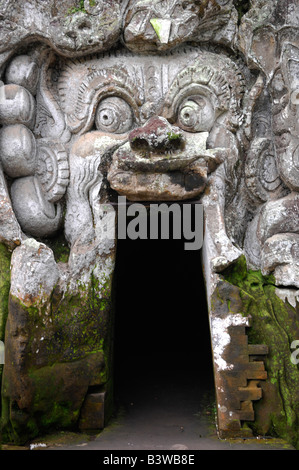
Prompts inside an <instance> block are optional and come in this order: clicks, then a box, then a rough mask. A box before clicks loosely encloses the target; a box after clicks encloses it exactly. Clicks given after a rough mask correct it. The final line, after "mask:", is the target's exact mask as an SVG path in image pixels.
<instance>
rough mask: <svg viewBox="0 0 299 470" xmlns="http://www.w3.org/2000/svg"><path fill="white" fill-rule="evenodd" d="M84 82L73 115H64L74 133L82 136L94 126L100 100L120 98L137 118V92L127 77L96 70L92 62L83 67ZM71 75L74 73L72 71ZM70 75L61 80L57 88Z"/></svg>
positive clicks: (102, 69) (135, 86) (108, 69)
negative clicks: (107, 97)
mask: <svg viewBox="0 0 299 470" xmlns="http://www.w3.org/2000/svg"><path fill="white" fill-rule="evenodd" d="M84 71H85V74H84V78H83V80H81V83H80V85H79V86H77V88H78V93H77V98H76V106H75V109H74V112H72V113H66V122H67V125H68V127H69V129H70V130H71V131H72V132H73V133H76V134H77V133H79V134H83V133H84V132H86V131H87V130H89V129H90V128H91V126H92V124H93V118H94V112H95V109H96V107H97V105H98V103H99V102H100V100H101V99H102V98H103V97H106V96H112V95H116V96H120V97H121V98H124V99H125V100H126V101H127V102H128V103H129V104H130V105H131V107H132V108H133V110H134V112H135V114H136V116H137V117H138V116H139V108H138V107H139V106H140V105H141V104H142V101H141V97H140V90H139V89H138V87H137V85H136V84H135V83H134V81H133V80H132V79H131V78H130V77H129V75H128V74H127V73H125V72H124V71H122V70H119V69H117V68H116V67H110V68H99V65H98V64H96V63H95V62H93V63H91V64H90V66H88V63H87V64H86V66H85V67H84ZM73 72H74V71H73ZM66 75H69V72H68V73H67V74H65V75H62V76H61V80H60V88H61V89H62V88H63V81H64V80H65V79H66Z"/></svg>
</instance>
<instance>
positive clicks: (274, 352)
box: [223, 257, 299, 448]
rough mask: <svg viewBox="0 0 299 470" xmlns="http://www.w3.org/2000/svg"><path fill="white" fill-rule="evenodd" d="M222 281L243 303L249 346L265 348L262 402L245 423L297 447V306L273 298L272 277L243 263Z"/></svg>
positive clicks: (298, 375)
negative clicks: (251, 420)
mask: <svg viewBox="0 0 299 470" xmlns="http://www.w3.org/2000/svg"><path fill="white" fill-rule="evenodd" d="M223 277H224V279H225V280H226V281H227V282H229V283H231V284H233V285H234V286H237V287H238V288H239V290H240V291H239V292H240V298H241V299H242V302H243V312H242V313H243V314H245V315H246V316H250V317H251V328H249V331H248V338H249V343H252V344H266V345H267V346H268V347H269V354H268V356H267V357H266V358H265V366H266V370H267V373H268V379H267V381H266V382H264V383H263V382H261V387H262V389H263V392H264V393H263V398H262V399H261V400H260V401H258V402H257V403H256V404H255V411H256V419H255V422H254V424H252V423H248V425H249V426H250V427H252V428H253V429H254V430H255V432H256V433H259V434H269V435H274V436H276V437H280V438H282V439H285V440H287V441H288V442H290V443H291V444H292V445H293V446H295V447H296V448H298V447H299V436H298V424H299V369H298V366H297V365H294V364H293V363H292V362H291V352H292V350H291V348H290V344H291V343H292V341H294V340H296V339H298V338H299V324H298V313H299V312H298V304H297V306H296V308H295V307H293V306H292V305H290V304H289V303H288V302H287V301H286V302H284V301H282V300H281V299H280V298H279V297H278V296H277V295H276V292H275V291H276V287H275V285H274V278H273V277H272V276H263V275H262V273H261V272H260V271H252V270H247V267H246V260H245V258H244V257H242V258H241V259H240V260H239V262H238V263H236V264H235V265H234V266H232V267H230V268H228V269H227V270H226V271H225V272H224V273H223Z"/></svg>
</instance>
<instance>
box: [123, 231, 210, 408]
mask: <svg viewBox="0 0 299 470" xmlns="http://www.w3.org/2000/svg"><path fill="white" fill-rule="evenodd" d="M184 243H185V240H184V239H180V240H178V239H173V238H171V236H170V239H168V240H161V239H158V240H151V239H146V240H143V239H142V240H141V239H136V240H130V239H125V240H118V242H117V256H116V269H115V327H114V390H115V399H116V403H124V402H126V403H127V404H128V405H129V404H130V403H132V402H136V401H139V402H142V401H143V400H146V399H147V398H146V397H148V396H149V395H150V394H151V393H152V394H154V395H155V394H157V390H160V391H161V393H165V394H168V398H169V400H171V399H173V400H175V399H176V397H177V399H179V398H178V397H179V393H178V389H179V388H180V387H181V388H183V389H184V390H183V391H182V393H183V394H184V395H186V400H188V394H189V393H193V394H195V395H196V396H198V400H200V396H201V395H202V394H204V393H211V391H212V394H214V376H213V361H212V352H211V341H210V330H209V320H208V310H207V302H206V292H205V285H204V279H203V273H202V265H201V250H195V251H188V250H185V249H184ZM163 387H164V388H163ZM162 389H163V390H164V392H162ZM175 406H176V405H175ZM178 406H179V404H178Z"/></svg>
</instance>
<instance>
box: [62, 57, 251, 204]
mask: <svg viewBox="0 0 299 470" xmlns="http://www.w3.org/2000/svg"><path fill="white" fill-rule="evenodd" d="M233 70H234V68H233V64H232V62H231V61H230V60H228V59H225V58H222V60H221V61H219V58H218V57H217V56H216V55H215V54H212V53H207V52H202V51H199V50H198V49H191V48H190V49H189V50H187V51H186V50H184V51H183V50H181V51H177V52H176V53H172V54H165V55H156V56H135V57H134V58H133V57H132V56H131V55H130V54H129V53H128V52H126V53H123V54H119V53H118V54H117V56H113V55H111V56H110V57H107V56H106V57H103V58H100V57H98V58H91V59H88V60H87V61H85V62H82V61H77V62H74V61H73V62H71V63H69V62H68V63H67V65H66V66H64V68H63V69H62V72H61V75H60V79H59V86H58V88H59V91H60V100H61V103H62V108H63V110H64V112H65V114H66V121H67V124H68V127H69V129H70V130H71V132H72V133H74V134H79V135H81V136H82V137H80V138H79V140H76V143H75V146H74V147H73V149H72V151H71V159H72V155H77V156H78V157H80V158H85V157H87V156H91V154H92V153H93V154H94V155H96V154H99V152H100V153H101V155H102V158H103V155H104V154H107V152H108V154H110V155H111V154H112V164H111V166H110V168H109V171H108V181H109V183H110V185H111V187H112V188H113V189H114V190H116V191H117V192H118V193H119V194H122V195H126V196H127V198H128V199H131V200H175V199H187V198H192V197H195V196H198V195H199V194H201V193H202V192H203V190H204V188H205V186H206V180H207V176H208V174H209V173H210V171H212V170H214V169H215V168H216V166H217V165H218V164H219V163H221V162H222V161H223V160H224V159H225V157H226V154H227V152H228V151H229V145H230V144H229V138H228V134H229V133H230V129H232V127H233V126H234V123H235V121H237V120H238V112H239V111H238V107H239V102H240V100H241V97H242V84H241V77H240V76H238V75H237V74H236V73H233ZM223 71H225V72H224V73H223ZM235 72H236V70H235ZM232 90H233V91H232ZM107 137H109V139H108V141H107Z"/></svg>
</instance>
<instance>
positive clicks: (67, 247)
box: [0, 0, 299, 441]
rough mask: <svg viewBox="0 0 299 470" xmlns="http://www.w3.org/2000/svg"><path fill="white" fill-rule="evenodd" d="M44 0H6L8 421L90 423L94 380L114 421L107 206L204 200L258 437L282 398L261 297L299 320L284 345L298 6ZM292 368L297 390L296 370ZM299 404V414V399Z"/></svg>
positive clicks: (0, 199) (293, 252)
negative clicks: (271, 403) (121, 201)
mask: <svg viewBox="0 0 299 470" xmlns="http://www.w3.org/2000/svg"><path fill="white" fill-rule="evenodd" d="M38 3H39V2H35V1H33V0H32V1H30V2H28V8H29V10H28V11H27V10H25V6H24V5H25V4H22V5H21V4H19V2H3V5H2V6H1V8H2V12H1V15H2V16H1V18H2V19H3V21H4V32H6V35H5V34H4V36H5V40H4V39H3V43H2V46H1V49H0V53H1V66H2V76H1V80H2V82H1V83H0V85H1V86H0V124H1V126H2V127H1V129H0V160H1V166H0V219H1V229H0V240H1V244H2V245H3V246H4V247H5V249H7V250H9V251H8V253H10V252H12V255H11V274H10V292H9V299H8V303H9V306H8V312H7V316H6V317H5V322H6V333H5V347H6V353H5V358H6V363H5V367H4V371H3V376H2V401H3V412H2V414H3V423H4V429H5V432H6V433H7V434H8V435H9V438H10V439H12V440H17V441H18V440H22V439H24V436H26V437H28V436H30V437H32V435H31V434H30V432H31V431H30V429H31V430H32V429H33V434H34V433H35V435H36V434H38V433H39V432H41V430H42V429H43V424H42V422H41V420H40V415H41V413H44V416H45V417H47V419H48V420H49V421H50V422H51V420H54V421H55V419H56V420H57V423H58V425H60V424H61V422H63V424H62V427H67V426H68V425H73V424H74V423H78V421H80V410H81V411H82V413H81V422H82V423H83V421H84V425H83V424H82V426H83V428H84V427H86V426H88V425H87V424H86V418H84V419H83V417H84V416H85V414H86V410H85V408H84V407H83V408H82V404H83V402H84V403H85V404H86V403H89V401H90V400H91V401H92V400H93V399H94V397H93V398H92V399H91V396H90V387H94V386H97V387H100V393H99V395H100V398H99V400H100V401H99V403H101V413H100V414H101V420H102V421H105V417H104V416H105V413H103V412H102V411H103V410H102V408H103V407H104V408H105V407H106V405H105V406H104V405H103V402H104V403H105V400H106V401H107V397H109V396H110V395H109V393H110V391H111V380H112V377H111V353H112V349H111V348H112V345H111V328H112V314H111V285H112V277H113V270H114V263H115V249H116V244H115V239H114V240H113V239H107V238H103V236H102V234H103V232H102V230H103V227H104V226H106V225H107V223H109V220H108V219H109V217H111V214H107V212H106V211H105V209H104V206H105V204H109V202H112V201H114V200H115V198H116V197H117V196H118V195H122V196H126V198H127V199H128V200H130V201H182V200H184V201H188V200H191V199H195V200H198V201H200V202H201V203H202V204H203V206H204V213H205V227H204V229H205V242H204V248H203V265H204V274H205V280H206V288H207V298H208V305H209V318H210V326H211V343H212V349H213V357H214V366H215V386H216V398H217V405H218V426H219V432H220V435H221V436H224V437H225V436H226V435H229V436H234V437H236V436H240V435H241V436H242V435H248V427H246V426H245V427H243V424H244V422H248V421H249V422H254V423H255V422H258V423H259V422H260V418H259V417H260V413H259V408H258V407H257V408H254V406H253V402H256V401H259V403H261V404H262V405H260V406H261V407H262V406H263V403H265V402H263V400H264V390H266V394H265V395H266V396H271V397H272V396H275V397H277V395H279V393H281V392H279V391H277V387H276V386H272V385H273V383H274V379H275V380H276V376H275V374H276V373H278V372H277V370H276V369H275V367H277V364H276V365H275V364H274V360H273V359H272V358H273V351H272V350H271V347H268V346H269V344H268V340H269V341H270V339H269V337H271V335H270V334H269V336H267V334H266V333H267V331H266V330H267V328H265V331H264V329H263V328H260V327H259V325H260V320H261V319H262V318H263V315H264V312H265V309H266V307H265V308H264V310H262V311H261V312H258V309H257V308H256V305H258V302H259V301H260V302H261V301H262V300H261V299H265V298H266V300H263V302H265V305H268V304H269V303H270V302H272V305H275V306H276V305H278V303H279V302H281V304H279V305H280V307H281V309H282V312H283V313H281V318H286V323H288V322H291V323H292V333H290V332H289V330H288V332H287V333H286V334H287V335H288V341H286V344H285V345H284V348H285V349H284V351H288V350H289V342H291V335H294V334H296V331H298V324H297V323H296V320H295V313H294V311H295V310H296V308H297V303H296V301H295V303H294V299H296V296H297V293H298V291H297V289H299V281H298V278H299V276H298V275H299V261H298V256H299V255H298V253H299V216H298V210H299V206H298V201H299V196H298V190H299V186H298V171H299V170H298V166H299V164H298V161H299V160H298V155H299V150H298V149H299V137H298V132H299V129H298V109H297V108H298V103H299V46H298V44H299V43H298V29H297V27H296V26H294V24H293V23H292V21H293V15H294V14H295V13H296V14H297V9H296V8H295V6H294V7H293V10H292V11H293V14H291V5H294V4H293V3H292V2H288V9H287V12H286V10H285V5H284V3H285V2H280V3H283V6H280V7H279V5H278V3H277V2H273V5H271V6H269V5H267V2H263V1H262V0H256V1H254V2H252V6H251V9H250V10H249V12H248V13H247V15H245V16H244V17H243V18H242V20H240V19H239V22H240V24H238V13H237V11H236V9H235V7H234V4H235V3H236V2H233V1H232V0H205V1H179V0H165V1H163V2H162V1H158V0H154V1H152V2H148V1H146V0H140V1H139V0H138V1H131V0H130V1H124V2H121V1H119V2H110V1H109V2H102V1H95V2H90V1H85V2H80V4H78V5H77V6H76V7H74V5H73V2H63V4H64V5H60V4H59V5H56V2H51V1H47V2H44V3H43V6H42V7H41V6H40V5H38ZM274 4H275V5H274ZM26 5H27V3H26ZM279 8H280V10H279ZM30 12H31V13H30ZM278 12H281V14H282V17H283V18H284V21H283V22H282V23H283V24H281V23H280V21H282V19H281V18H282V17H279V15H278ZM294 12H295V13H294ZM269 15H270V16H271V15H272V16H271V18H272V20H271V21H272V23H271V22H270V23H269ZM278 17H279V18H280V19H277V18H278ZM33 18H34V19H35V26H34V27H33V26H32V19H33ZM45 24H47V27H45ZM1 34H2V33H1ZM0 37H1V36H0ZM265 44H266V46H265ZM112 217H116V215H115V214H112ZM55 244H56V245H55ZM57 245H58V248H59V249H57ZM54 246H56V248H54ZM61 251H63V254H65V253H67V255H66V256H65V255H64V256H62V255H61ZM244 263H245V264H244ZM252 272H253V273H254V274H252ZM257 273H258V274H257ZM238 276H239V278H240V279H239V278H238V279H239V280H238V282H239V283H237V281H236V279H237V277H238ZM270 277H271V281H269V278H270ZM252 279H253V280H252ZM259 283H260V284H261V285H262V287H261V290H260V291H259V292H257V289H256V291H255V290H254V289H255V287H256V285H260V284H259ZM264 286H267V287H265V288H264ZM282 287H287V288H288V292H287V291H286V290H285V291H284V290H283V289H282ZM272 288H273V289H274V291H275V294H273V289H272ZM267 289H268V290H269V289H270V290H271V295H270V293H269V292H268V290H267ZM266 291H267V292H268V293H265V292H266ZM272 294H273V295H274V296H275V297H272ZM267 296H268V297H267ZM286 297H288V298H289V301H287V300H286ZM263 305H264V304H263ZM281 305H282V306H281ZM290 306H291V307H290ZM277 308H278V307H277ZM289 308H291V310H289ZM273 309H274V310H275V308H274V307H273V308H272V310H273ZM292 309H293V310H292ZM270 310H271V309H270ZM272 310H271V312H272ZM74 312H75V313H74ZM256 312H258V313H256ZM290 312H291V313H290ZM253 313H254V315H256V316H254V318H253V322H251V315H252V314H253ZM275 315H276V313H275ZM275 315H274V317H275ZM284 315H285V317H283V316H284ZM268 316H269V317H270V316H271V315H270V313H269V315H268ZM277 316H278V314H277V315H276V317H277ZM3 318H4V317H3ZM271 318H272V317H271ZM1 321H3V322H4V320H2V319H1ZM269 323H270V322H269ZM278 323H279V324H280V322H279V321H278ZM281 323H284V322H281ZM251 328H252V331H254V333H256V339H255V341H253V342H251V343H249V344H248V341H251V340H252V338H253V334H252V335H251V336H250V333H248V335H247V332H248V330H251ZM255 328H256V329H255ZM273 328H274V327H273ZM279 328H280V330H279V333H281V335H282V336H283V335H284V333H285V331H284V330H283V327H282V326H281V325H280V327H279ZM272 336H273V335H272ZM2 339H4V337H3V338H1V337H0V340H2ZM295 339H296V338H295ZM271 354H272V356H271ZM284 354H287V353H286V352H284ZM267 355H268V356H269V359H266V356H267ZM284 357H285V356H284ZM261 358H262V359H263V361H261ZM267 361H268V362H267ZM284 361H286V359H284ZM284 364H285V365H284V367H285V370H286V371H287V372H286V373H288V374H290V375H292V380H291V379H290V383H291V385H292V387H294V389H296V384H297V383H298V380H299V379H298V373H297V372H296V373H295V372H292V374H291V372H289V366H288V365H286V363H285V362H284ZM267 365H268V371H267V370H265V368H266V369H267ZM82 366H84V373H82V376H81V379H80V380H78V378H77V374H78V373H79V371H80V370H81V369H82ZM296 371H297V369H296ZM53 374H54V377H55V380H56V379H57V380H60V381H61V382H60V383H61V388H60V390H59V400H58V401H59V405H58V413H57V416H56V417H55V418H53V416H52V415H51V403H53V402H54V401H55V400H56V395H55V392H54V391H53V390H52V389H51V388H50V387H48V386H45V384H47V385H48V384H49V383H52V382H51V380H52V378H53ZM51 377H52V378H51ZM62 377H67V379H66V380H62ZM267 377H268V379H267ZM261 382H263V384H264V385H261ZM263 387H264V388H263ZM278 388H279V387H278ZM70 390H71V391H72V390H76V392H75V393H74V397H73V400H72V402H71V403H70V405H69V408H68V419H67V420H65V421H64V420H63V419H62V416H63V406H64V405H63V403H65V400H66V397H67V396H69V393H70ZM288 390H289V389H288ZM288 390H287V392H286V394H288ZM47 393H48V395H49V396H47ZM267 393H268V395H267ZM271 394H272V395H271ZM39 396H42V397H44V398H45V399H44V400H41V401H38V397H39ZM110 399H111V398H109V400H110ZM84 400H85V401H84ZM278 401H279V400H278ZM45 402H47V405H45ZM267 403H268V402H267V401H266V405H267ZM266 405H265V406H266ZM60 406H61V408H59V407H60ZM267 406H268V405H267ZM290 408H291V410H292V413H293V415H292V416H295V417H296V416H299V410H298V400H296V397H294V399H293V401H292V403H291V405H290ZM105 409H106V408H105ZM255 409H257V410H258V412H257V413H256V412H255ZM84 410H85V411H84ZM279 413H280V408H279V407H278V411H277V413H276V414H277V415H279ZM296 419H297V418H294V422H295V421H296ZM44 421H45V419H44ZM103 425H104V422H102V423H101V426H103ZM259 426H260V427H259V430H260V429H261V428H262V429H263V430H264V431H265V433H266V431H267V432H268V429H269V428H270V424H269V425H268V428H267V426H266V425H265V424H264V422H262V424H261V425H260V424H259ZM266 428H267V429H266ZM260 432H262V431H260ZM292 439H293V438H292ZM293 441H294V439H293Z"/></svg>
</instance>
